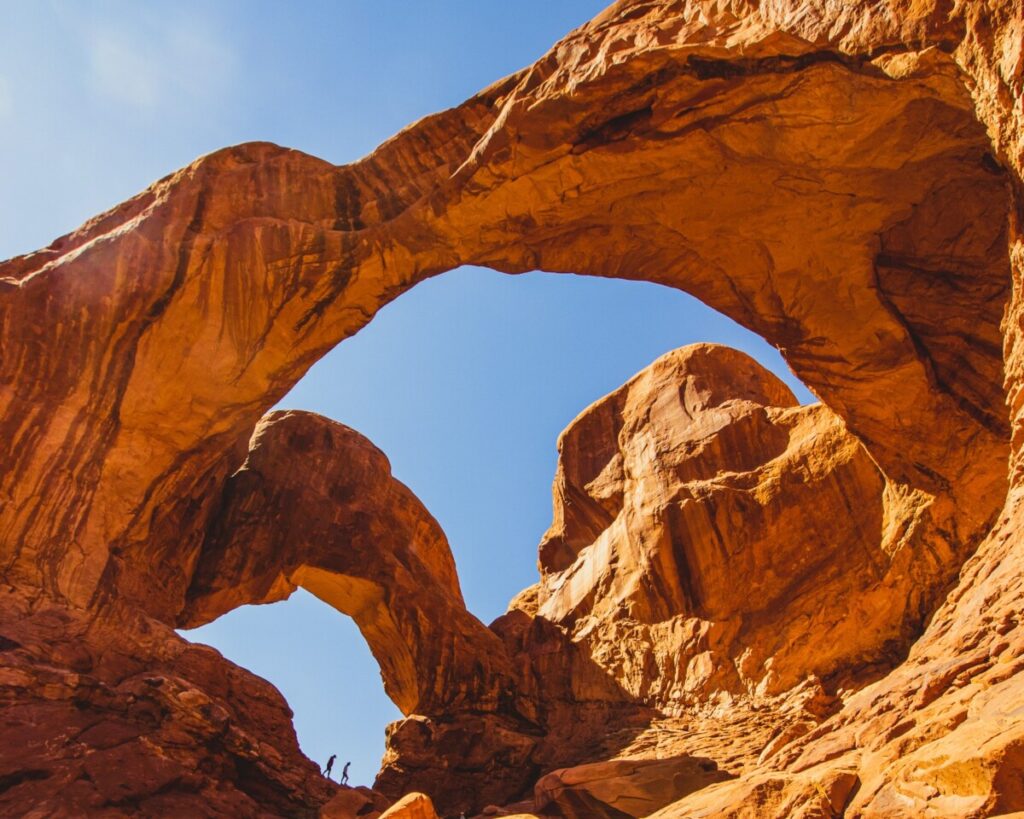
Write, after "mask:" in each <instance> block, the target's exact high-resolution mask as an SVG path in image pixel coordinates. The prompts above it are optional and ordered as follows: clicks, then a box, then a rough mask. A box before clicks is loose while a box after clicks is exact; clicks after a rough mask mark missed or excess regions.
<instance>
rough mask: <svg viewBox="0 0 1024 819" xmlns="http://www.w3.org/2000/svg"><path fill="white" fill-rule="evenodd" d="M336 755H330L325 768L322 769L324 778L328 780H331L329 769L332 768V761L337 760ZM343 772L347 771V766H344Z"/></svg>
mask: <svg viewBox="0 0 1024 819" xmlns="http://www.w3.org/2000/svg"><path fill="white" fill-rule="evenodd" d="M337 757H338V755H337V754H331V758H330V759H328V760H327V767H326V768H324V776H326V777H327V778H328V779H330V778H331V768H333V767H334V760H335V759H337ZM345 770H346V771H347V770H348V765H346V766H345Z"/></svg>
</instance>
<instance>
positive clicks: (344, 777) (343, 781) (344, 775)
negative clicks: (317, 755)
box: [331, 757, 352, 785]
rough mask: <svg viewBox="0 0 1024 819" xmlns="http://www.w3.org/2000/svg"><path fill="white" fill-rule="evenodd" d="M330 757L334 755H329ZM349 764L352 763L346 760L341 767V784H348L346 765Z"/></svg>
mask: <svg viewBox="0 0 1024 819" xmlns="http://www.w3.org/2000/svg"><path fill="white" fill-rule="evenodd" d="M331 759H334V757H331ZM351 764H352V763H351V762H346V763H345V767H344V768H342V769H341V784H342V785H347V784H348V766H349V765H351Z"/></svg>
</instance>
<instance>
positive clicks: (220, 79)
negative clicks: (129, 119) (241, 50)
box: [85, 16, 237, 112]
mask: <svg viewBox="0 0 1024 819" xmlns="http://www.w3.org/2000/svg"><path fill="white" fill-rule="evenodd" d="M85 45H86V52H87V59H88V67H89V82H90V85H91V88H92V90H93V92H94V93H96V94H97V95H98V96H101V97H105V98H107V99H110V100H113V101H115V102H118V103H121V104H123V105H127V106H130V107H131V108H134V109H136V110H138V111H142V112H155V111H158V110H162V109H165V108H167V107H172V108H175V107H179V106H187V107H194V106H195V105H197V104H203V103H209V102H212V101H214V100H217V99H219V98H220V97H221V96H222V95H223V94H225V93H227V92H228V90H229V89H230V86H231V84H232V79H233V75H234V73H235V66H236V63H237V59H236V57H235V55H234V52H233V51H232V49H231V47H230V45H229V44H228V43H227V42H225V41H224V40H223V39H222V38H220V37H218V36H217V35H216V34H215V32H214V29H213V27H212V26H209V25H204V24H203V21H201V20H196V19H195V18H194V17H192V18H190V19H189V20H188V21H187V25H185V24H184V23H176V22H170V21H168V20H166V19H154V18H153V17H143V16H138V17H136V18H135V19H132V20H125V19H123V18H119V19H96V18H93V19H91V20H90V21H89V23H88V24H87V26H86V37H85Z"/></svg>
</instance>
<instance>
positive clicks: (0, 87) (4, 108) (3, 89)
mask: <svg viewBox="0 0 1024 819" xmlns="http://www.w3.org/2000/svg"><path fill="white" fill-rule="evenodd" d="M13 113H14V91H13V90H12V88H11V81H10V80H8V79H7V77H5V76H4V75H3V74H0V119H7V117H9V116H11V114H13Z"/></svg>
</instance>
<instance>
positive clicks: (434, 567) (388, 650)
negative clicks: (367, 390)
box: [183, 412, 514, 715]
mask: <svg viewBox="0 0 1024 819" xmlns="http://www.w3.org/2000/svg"><path fill="white" fill-rule="evenodd" d="M214 519H215V524H214V526H213V527H212V528H211V531H210V532H209V534H208V536H207V538H206V540H205V541H204V544H203V549H202V556H201V558H200V562H199V564H198V565H197V566H196V570H195V573H194V574H193V578H192V585H191V586H190V588H189V592H188V606H187V609H186V613H185V615H184V619H183V625H185V626H186V627H194V626H198V625H202V624H203V623H206V622H209V621H210V620H213V619H215V618H216V617H218V616H220V615H221V614H223V613H225V612H227V611H230V610H231V609H233V608H235V607H237V606H238V605H241V604H244V603H269V602H273V601H275V600H281V599H283V598H285V597H287V596H288V595H289V594H291V592H293V591H294V590H295V588H296V587H297V586H302V587H303V588H305V589H306V590H307V591H310V592H312V593H313V594H315V595H316V596H317V597H319V598H320V599H321V600H323V601H324V602H326V603H327V604H328V605H330V606H333V607H334V608H335V609H337V610H338V611H340V612H342V613H344V614H347V615H349V616H350V617H352V618H353V619H354V620H355V622H356V624H357V625H358V626H359V629H360V631H362V633H363V636H364V637H365V638H366V640H367V642H368V643H369V645H370V650H371V651H372V652H373V654H374V656H375V657H376V659H377V661H378V663H379V664H380V667H381V675H382V677H383V678H384V687H385V690H386V691H387V693H388V695H389V696H390V697H391V699H392V700H393V701H394V702H395V704H396V705H398V707H399V708H400V709H401V710H402V711H403V713H405V714H406V715H409V714H414V713H420V714H436V713H442V712H444V711H446V710H451V711H454V710H458V709H459V708H460V707H468V706H470V705H473V706H474V707H477V708H484V709H486V708H491V709H494V708H496V707H497V704H498V702H499V700H501V699H502V698H505V699H508V698H509V697H513V696H514V693H513V685H512V672H511V669H510V668H509V667H508V664H507V662H506V661H505V657H504V651H503V649H502V646H501V641H500V640H499V639H498V637H497V636H496V635H495V634H494V633H493V632H491V631H489V630H488V629H486V628H485V627H484V626H483V625H482V624H481V623H480V622H479V621H477V620H476V618H474V617H473V616H472V615H471V614H470V613H469V612H468V611H467V610H466V607H465V603H464V602H463V600H462V591H461V589H460V588H459V581H458V577H457V576H456V573H455V564H454V562H453V560H452V555H451V552H450V550H449V548H448V541H447V539H446V538H445V536H444V532H442V531H441V528H440V527H439V526H438V524H437V522H436V521H435V520H434V519H433V517H431V515H430V513H429V512H428V511H427V510H426V509H425V508H424V507H423V505H422V504H421V503H420V502H419V500H418V499H417V498H416V496H415V495H413V494H412V492H410V491H409V490H408V489H407V488H406V487H405V486H403V485H402V484H401V483H400V482H399V481H397V480H395V479H394V478H392V477H391V470H390V465H389V464H388V461H387V458H386V457H385V456H384V454H383V453H382V452H381V451H380V450H379V449H377V448H376V447H375V446H373V444H371V443H370V442H369V441H368V440H366V439H365V438H364V437H363V436H361V435H360V434H359V433H357V432H355V431H354V430H352V429H350V428H348V427H346V426H344V425H343V424H339V423H336V422H333V421H329V420H328V419H326V418H323V417H321V416H318V415H314V414H312V413H306V412H275V413H271V414H270V415H268V416H266V417H265V418H264V419H263V420H262V421H261V422H260V424H259V425H258V426H257V428H256V431H255V433H254V434H253V439H252V444H251V446H250V449H249V454H248V457H247V458H246V461H245V463H244V464H243V465H242V467H241V468H240V469H239V470H238V471H237V472H235V474H233V475H232V476H231V477H230V478H229V479H228V482H227V484H226V486H225V489H224V495H223V498H222V501H221V503H220V506H219V508H218V510H217V512H216V514H215V516H214Z"/></svg>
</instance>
